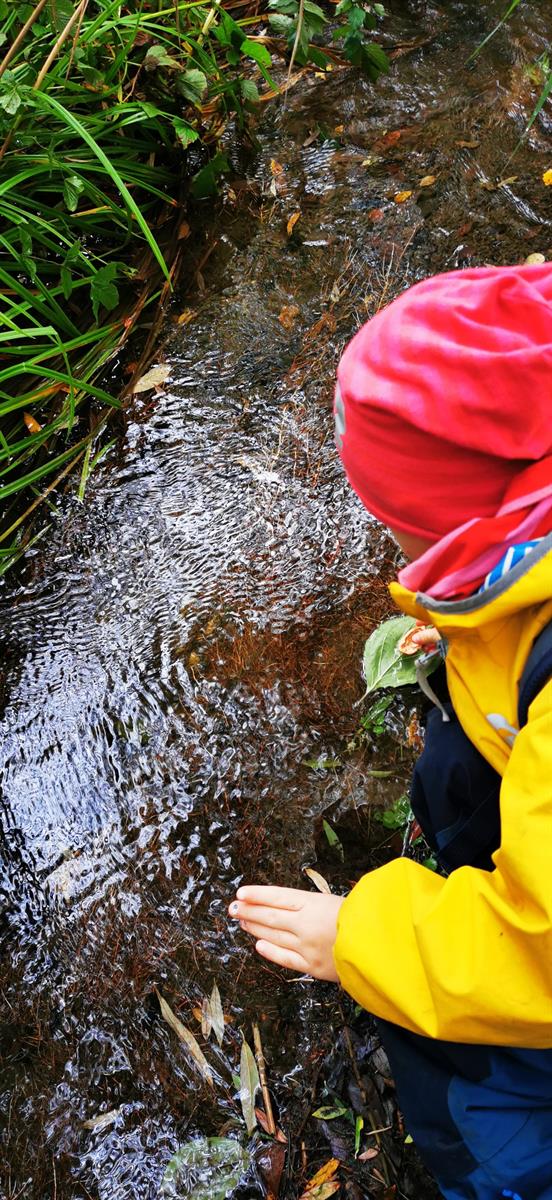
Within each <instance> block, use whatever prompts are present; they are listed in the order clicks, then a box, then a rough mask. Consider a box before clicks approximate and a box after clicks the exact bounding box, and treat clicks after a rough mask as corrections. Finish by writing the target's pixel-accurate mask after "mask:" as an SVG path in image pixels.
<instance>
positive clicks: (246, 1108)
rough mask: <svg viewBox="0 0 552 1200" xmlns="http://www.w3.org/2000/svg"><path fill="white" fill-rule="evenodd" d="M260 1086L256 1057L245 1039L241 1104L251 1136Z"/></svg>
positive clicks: (241, 1060)
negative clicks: (256, 1096)
mask: <svg viewBox="0 0 552 1200" xmlns="http://www.w3.org/2000/svg"><path fill="white" fill-rule="evenodd" d="M260 1086H261V1081H260V1079H259V1072H258V1070H257V1063H256V1061H255V1055H254V1054H253V1051H252V1049H251V1047H250V1046H248V1044H247V1042H246V1041H245V1038H244V1040H243V1042H242V1048H241V1056H240V1104H241V1106H242V1112H243V1115H244V1119H245V1124H246V1128H247V1132H248V1133H249V1134H251V1133H253V1130H254V1128H255V1126H256V1124H257V1118H256V1116H255V1093H256V1091H257V1089H258V1088H260Z"/></svg>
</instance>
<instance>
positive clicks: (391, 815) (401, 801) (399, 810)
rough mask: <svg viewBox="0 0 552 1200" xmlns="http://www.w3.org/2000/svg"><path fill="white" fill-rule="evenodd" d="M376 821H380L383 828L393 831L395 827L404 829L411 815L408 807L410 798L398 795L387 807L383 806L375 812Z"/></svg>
mask: <svg viewBox="0 0 552 1200" xmlns="http://www.w3.org/2000/svg"><path fill="white" fill-rule="evenodd" d="M375 816H376V817H377V820H378V821H381V824H382V825H383V827H384V829H389V830H392V831H395V830H397V829H406V826H407V825H408V824H409V822H410V819H411V817H412V810H411V808H410V800H409V799H408V796H406V795H405V796H399V798H398V800H395V801H394V802H393V804H391V805H390V807H389V808H384V809H383V811H382V812H377V813H375Z"/></svg>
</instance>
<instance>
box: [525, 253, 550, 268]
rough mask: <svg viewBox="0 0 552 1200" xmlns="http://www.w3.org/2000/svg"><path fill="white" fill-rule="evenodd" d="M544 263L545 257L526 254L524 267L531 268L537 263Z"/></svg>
mask: <svg viewBox="0 0 552 1200" xmlns="http://www.w3.org/2000/svg"><path fill="white" fill-rule="evenodd" d="M545 262H546V256H545V255H544V254H537V253H535V254H528V255H527V258H526V259H525V266H526V267H531V266H536V265H537V263H545Z"/></svg>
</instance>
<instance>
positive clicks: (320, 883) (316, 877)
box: [305, 867, 332, 896]
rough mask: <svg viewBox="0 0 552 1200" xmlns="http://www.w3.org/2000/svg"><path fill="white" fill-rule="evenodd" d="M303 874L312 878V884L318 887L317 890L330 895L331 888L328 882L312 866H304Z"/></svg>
mask: <svg viewBox="0 0 552 1200" xmlns="http://www.w3.org/2000/svg"><path fill="white" fill-rule="evenodd" d="M305 875H308V877H309V879H312V882H313V883H314V886H315V887H316V888H318V891H319V892H325V893H326V895H328V896H331V894H332V889H331V887H330V885H329V883H327V882H326V880H325V879H324V876H323V875H320V874H319V872H318V871H315V870H314V869H313V868H312V867H305Z"/></svg>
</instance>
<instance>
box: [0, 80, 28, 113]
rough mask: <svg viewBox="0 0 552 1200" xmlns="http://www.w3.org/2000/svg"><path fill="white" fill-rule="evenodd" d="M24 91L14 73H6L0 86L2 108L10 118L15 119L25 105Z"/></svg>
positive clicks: (0, 106) (0, 104)
mask: <svg viewBox="0 0 552 1200" xmlns="http://www.w3.org/2000/svg"><path fill="white" fill-rule="evenodd" d="M24 90H25V91H27V90H28V89H22V88H21V87H20V85H19V84H18V82H17V76H16V75H15V74H14V72H13V71H5V72H4V74H3V76H2V82H1V84H0V108H3V109H4V112H6V113H7V114H8V116H10V117H13V116H14V115H15V113H16V112H17V110H18V109H19V108H21V105H22V103H23V95H24Z"/></svg>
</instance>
